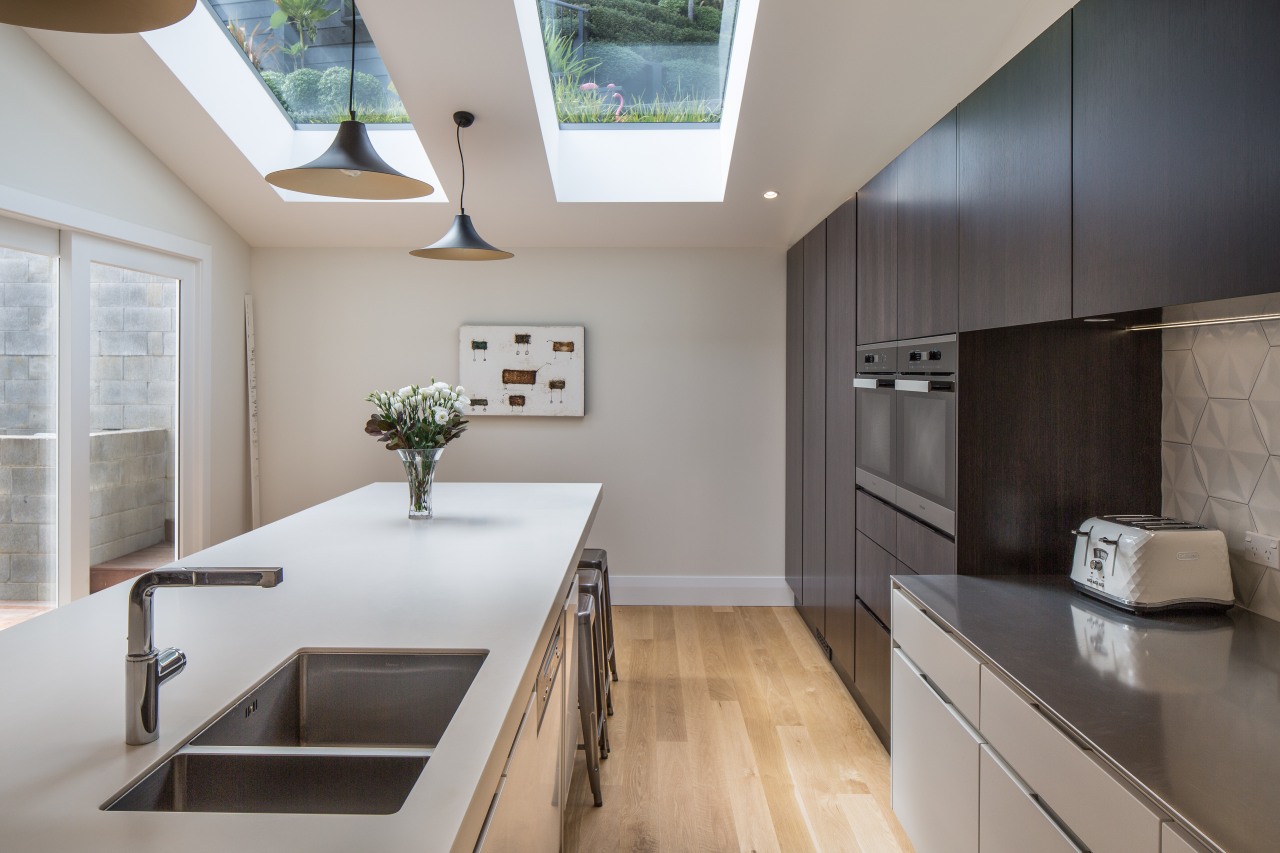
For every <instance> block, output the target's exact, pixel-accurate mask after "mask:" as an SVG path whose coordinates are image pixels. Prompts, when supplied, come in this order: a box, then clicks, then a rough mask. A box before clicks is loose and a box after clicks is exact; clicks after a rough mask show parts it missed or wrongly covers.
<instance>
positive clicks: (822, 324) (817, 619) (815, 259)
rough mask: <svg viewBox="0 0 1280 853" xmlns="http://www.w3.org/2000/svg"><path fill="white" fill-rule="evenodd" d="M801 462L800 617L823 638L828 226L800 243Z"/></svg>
mask: <svg viewBox="0 0 1280 853" xmlns="http://www.w3.org/2000/svg"><path fill="white" fill-rule="evenodd" d="M803 246H804V276H803V277H804V359H803V363H804V380H803V385H804V394H803V398H804V402H803V406H802V408H803V409H804V428H803V433H802V434H803V435H804V460H803V463H802V465H801V470H802V471H803V475H804V483H803V484H802V487H801V488H802V493H803V496H804V500H803V509H802V512H803V516H804V517H803V519H802V521H801V524H802V529H803V534H802V541H803V553H802V558H803V565H802V574H803V583H802V586H803V590H804V592H803V594H802V595H801V597H800V613H801V615H803V616H804V618H805V620H806V621H808V623H809V625H810V626H811V627H813V628H815V629H816V630H818V631H821V632H823V633H824V634H825V633H826V598H827V589H826V587H827V566H826V551H827V541H826V503H827V490H826V468H827V460H826V444H827V420H826V407H827V406H826V403H827V380H826V374H827V346H826V339H827V334H826V332H827V327H826V323H827V226H826V223H825V222H820V223H818V226H817V227H816V228H814V229H813V230H812V231H810V232H809V233H808V234H806V235H805V238H804V242H803Z"/></svg>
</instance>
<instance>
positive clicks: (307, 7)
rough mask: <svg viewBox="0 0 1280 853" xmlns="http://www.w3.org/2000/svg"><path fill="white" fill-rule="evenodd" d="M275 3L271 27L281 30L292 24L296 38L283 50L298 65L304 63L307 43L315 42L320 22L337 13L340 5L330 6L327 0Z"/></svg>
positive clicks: (281, 0)
mask: <svg viewBox="0 0 1280 853" xmlns="http://www.w3.org/2000/svg"><path fill="white" fill-rule="evenodd" d="M275 4H276V11H274V12H273V13H271V21H270V24H271V28H272V29H273V30H282V29H284V27H285V25H286V24H293V28H294V29H295V30H296V31H297V33H298V40H297V41H296V42H294V43H293V44H289V45H285V46H284V48H283V50H284V52H285V53H287V54H288V55H289V56H292V57H294V59H295V61H296V62H297V63H298V64H299V65H300V66H302V65H306V53H307V43H308V42H310V43H312V44H315V41H316V32H317V29H318V27H319V26H320V24H321V23H323V22H324V21H327V20H328V19H329V18H330V17H332V16H333V15H334V14H335V13H337V11H338V9H339V8H340V7H339V6H333V7H330V5H329V0H275Z"/></svg>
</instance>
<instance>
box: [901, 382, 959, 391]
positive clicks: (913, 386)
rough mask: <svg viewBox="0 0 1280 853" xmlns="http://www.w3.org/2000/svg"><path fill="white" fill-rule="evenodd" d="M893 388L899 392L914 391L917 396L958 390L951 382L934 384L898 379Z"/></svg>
mask: <svg viewBox="0 0 1280 853" xmlns="http://www.w3.org/2000/svg"><path fill="white" fill-rule="evenodd" d="M893 387H894V389H895V390H897V391H914V392H916V393H917V394H928V393H929V392H931V391H954V390H956V388H955V385H954V384H952V383H950V382H933V381H930V380H928V379H897V380H895V381H894V383H893Z"/></svg>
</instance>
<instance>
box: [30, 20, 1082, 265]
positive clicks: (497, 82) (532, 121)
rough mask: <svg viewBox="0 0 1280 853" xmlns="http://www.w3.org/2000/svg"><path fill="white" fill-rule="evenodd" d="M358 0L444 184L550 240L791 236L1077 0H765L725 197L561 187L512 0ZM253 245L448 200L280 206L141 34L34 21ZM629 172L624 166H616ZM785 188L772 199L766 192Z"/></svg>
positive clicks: (646, 242)
mask: <svg viewBox="0 0 1280 853" xmlns="http://www.w3.org/2000/svg"><path fill="white" fill-rule="evenodd" d="M516 2H528V3H532V2H535V0H473V2H449V3H440V2H432V3H424V2H422V1H421V0H361V2H360V9H361V14H362V15H363V17H364V20H365V21H366V23H367V25H368V27H369V30H370V32H371V33H372V35H373V38H374V40H375V41H376V42H377V44H378V48H379V51H380V52H381V54H382V57H383V59H384V61H385V62H386V65H387V69H388V70H389V71H390V73H391V77H392V79H393V80H394V81H395V84H396V89H397V91H398V92H399V94H400V96H401V97H402V99H403V100H404V104H405V106H406V108H407V109H408V111H409V115H410V117H411V118H412V119H413V123H414V126H415V128H416V130H417V132H418V135H419V136H420V137H421V139H422V143H423V145H424V146H425V148H426V150H427V153H428V155H429V156H430V157H431V160H432V164H433V165H434V166H435V168H436V171H437V173H438V174H439V176H440V180H441V182H442V183H443V186H444V188H445V189H446V190H447V191H448V193H449V196H450V198H456V194H457V186H458V182H459V178H460V176H459V169H458V162H457V156H456V148H455V147H454V127H453V122H452V119H451V115H452V114H453V112H454V111H455V110H458V109H467V110H470V111H471V112H473V113H475V115H476V123H475V125H474V126H473V127H472V128H471V129H469V130H468V131H467V132H466V133H465V134H464V136H465V139H464V146H465V148H466V153H467V161H468V163H469V164H470V166H471V168H470V170H469V174H468V178H469V180H468V182H467V209H468V212H469V213H471V214H472V216H473V217H474V218H475V221H476V224H477V227H479V228H480V230H481V233H482V234H483V235H484V236H485V238H486V239H487V240H489V241H490V242H492V243H494V244H495V245H499V246H503V247H504V248H523V247H538V246H593V247H607V246H629V247H667V246H670V247H699V246H721V247H748V246H778V247H781V246H787V245H790V244H791V243H793V242H794V241H795V240H796V239H798V238H799V237H800V236H802V235H803V234H804V233H805V232H806V231H807V230H808V229H809V228H810V227H812V226H813V224H814V223H816V222H817V221H819V220H820V219H822V218H823V217H824V216H826V214H827V213H829V212H830V211H831V210H833V209H834V208H835V207H836V206H838V205H839V204H840V203H841V202H843V201H844V200H846V199H848V198H849V197H850V196H852V195H853V193H854V192H855V191H856V190H857V188H858V187H860V186H861V185H862V184H863V183H865V182H866V181H867V179H869V178H870V177H872V176H873V175H874V174H875V173H876V172H878V171H879V170H880V169H881V168H882V167H883V166H884V165H885V164H886V163H887V162H889V160H891V159H892V158H893V157H894V156H896V155H897V154H898V152H900V151H901V150H902V149H904V148H905V147H906V146H907V145H909V144H910V143H911V141H912V140H914V139H915V138H916V137H917V136H919V135H920V134H921V133H922V132H924V131H925V130H926V129H928V128H929V127H930V126H931V125H932V124H933V123H934V122H935V121H937V120H938V119H939V118H941V117H942V116H943V115H945V114H946V112H947V111H948V110H950V109H951V108H952V107H953V106H954V105H955V104H957V103H958V102H959V101H961V100H963V99H964V97H965V96H967V95H968V94H969V93H970V92H971V91H973V89H974V88H976V87H977V86H978V85H979V84H980V83H982V81H983V80H985V79H986V78H987V77H989V76H990V75H991V73H992V72H994V71H995V70H996V69H998V68H999V67H1000V66H1002V65H1003V64H1004V63H1005V62H1007V61H1008V60H1009V59H1010V58H1011V57H1013V56H1014V54H1016V53H1017V52H1018V51H1019V50H1021V49H1022V48H1023V47H1024V46H1025V45H1026V44H1028V43H1029V42H1030V41H1031V40H1032V39H1034V38H1035V37H1036V36H1037V35H1039V34H1040V33H1041V32H1042V31H1044V30H1045V29H1046V28H1047V27H1048V26H1049V25H1050V24H1051V23H1053V22H1054V21H1055V20H1057V18H1058V17H1059V16H1061V15H1062V14H1063V13H1064V12H1066V10H1067V9H1069V8H1070V7H1071V6H1072V5H1073V4H1072V2H1071V0H966V2H963V3H957V2H955V0H760V12H759V19H758V22H757V25H756V33H755V43H754V46H753V48H752V52H751V58H750V64H749V65H748V70H747V81H746V90H745V94H744V96H743V103H742V113H741V119H740V123H739V125H738V133H737V142H736V146H735V149H734V154H733V160H732V165H731V167H730V171H729V180H728V187H727V189H726V192H725V200H724V201H723V202H722V203H684V204H666V203H615V204H595V203H593V204H582V203H573V204H561V203H558V202H557V201H556V198H555V193H554V190H553V188H552V183H551V176H550V173H549V170H548V167H547V159H546V154H545V150H544V148H543V144H542V138H541V136H540V133H539V129H538V118H537V115H536V112H535V110H534V101H533V96H532V89H531V83H530V79H529V71H528V67H527V65H526V62H525V59H524V56H523V54H522V52H521V50H522V48H521V41H520V34H519V31H518V28H517V25H516V13H515V6H514V3H516ZM29 32H30V34H31V36H32V38H34V39H35V40H36V41H37V42H38V43H39V44H40V45H41V46H42V47H43V48H44V49H45V50H46V51H47V52H48V53H49V54H50V55H51V56H52V57H53V58H54V60H56V61H57V62H58V63H59V64H60V65H62V67H63V68H65V69H66V70H67V72H68V73H70V74H71V75H72V76H73V77H74V78H75V79H76V80H77V81H78V82H79V83H80V84H81V85H82V86H84V88H85V89H87V90H88V91H89V92H90V93H91V94H92V95H93V96H94V97H95V98H97V99H98V100H99V101H100V102H101V103H102V104H103V105H104V106H105V107H106V108H107V109H108V110H109V111H110V112H111V113H112V114H113V115H114V116H115V117H116V118H117V119H118V120H119V121H120V122H121V123H122V124H123V125H124V126H125V127H127V128H129V130H130V131H132V132H133V133H134V134H135V135H136V136H137V137H138V138H139V139H140V140H141V141H142V143H143V144H144V145H146V146H147V147H148V148H149V149H150V150H151V151H153V152H154V153H155V154H156V156H157V157H159V159H160V160H161V161H163V162H164V163H165V165H167V166H168V167H169V168H170V169H171V170H172V171H173V172H174V173H175V174H176V175H177V176H178V177H179V178H181V179H182V180H183V181H184V182H185V183H186V184H187V185H188V186H189V187H191V189H192V190H193V191H194V192H195V193H196V194H197V195H199V196H200V197H201V198H203V199H204V200H205V202H206V203H208V204H209V206H210V207H211V208H213V210H215V211H216V212H217V213H218V214H219V215H220V216H221V217H222V218H223V219H225V220H226V221H227V222H228V223H229V224H230V225H231V227H232V228H234V229H235V230H236V231H237V232H238V233H239V234H240V235H241V236H243V237H244V239H245V240H246V241H248V243H249V244H250V245H252V246H262V247H266V246H330V247H332V246H343V247H345V246H387V247H402V248H404V249H406V250H407V249H410V248H416V247H417V246H420V245H423V244H425V243H429V242H432V241H434V240H435V239H436V238H437V237H438V236H439V235H440V234H442V233H443V232H444V230H445V229H446V228H447V227H448V224H449V222H450V220H451V218H452V216H453V214H454V213H455V212H456V211H455V208H454V207H453V205H452V204H450V205H442V204H377V203H352V204H326V203H299V202H290V203H286V202H284V201H282V200H281V199H280V198H279V196H277V195H276V193H275V192H274V191H273V190H272V189H271V188H270V187H269V186H268V185H267V184H266V182H265V181H263V180H262V178H261V176H260V175H259V174H258V172H257V171H256V170H255V169H254V168H253V166H252V165H250V163H249V161H248V160H246V159H245V157H244V156H243V155H242V154H241V153H240V152H239V150H238V149H237V148H236V147H235V146H234V145H233V144H232V143H231V142H230V140H228V139H227V137H226V136H225V135H223V133H222V132H221V130H220V129H219V128H218V126H217V125H216V124H215V123H214V122H213V120H212V119H211V118H209V116H208V115H207V114H205V112H204V110H203V109H202V108H201V107H200V105H199V104H198V103H196V101H195V100H194V98H192V96H191V95H190V94H188V93H187V91H186V89H185V88H183V86H182V85H181V84H180V83H179V82H178V81H177V80H176V79H175V78H174V77H173V75H172V74H171V73H170V72H169V70H168V68H167V67H166V66H165V65H164V64H163V63H162V62H161V61H160V59H159V58H158V57H157V56H156V55H155V54H154V53H153V52H152V50H151V49H150V48H149V47H148V46H147V44H146V43H145V42H144V41H143V40H142V38H141V37H140V36H136V35H130V36H86V35H74V34H66V33H53V32H43V31H35V30H32V31H29ZM619 168H625V165H623V164H619ZM768 189H773V190H777V192H778V193H779V197H778V198H777V199H775V200H772V201H766V200H764V199H763V198H762V196H761V194H762V193H763V192H764V191H765V190H768Z"/></svg>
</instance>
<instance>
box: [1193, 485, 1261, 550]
mask: <svg viewBox="0 0 1280 853" xmlns="http://www.w3.org/2000/svg"><path fill="white" fill-rule="evenodd" d="M1197 522H1198V523H1200V524H1203V525H1204V526H1205V527H1212V528H1215V529H1217V530H1221V531H1222V532H1223V534H1225V535H1226V537H1227V547H1228V548H1230V549H1231V550H1232V551H1243V550H1244V535H1245V534H1246V533H1248V532H1249V531H1250V530H1253V529H1254V526H1253V516H1252V515H1251V514H1250V513H1249V508H1248V507H1247V506H1245V505H1244V504H1238V503H1235V502H1234V501H1223V500H1218V499H1217V498H1209V502H1208V503H1207V504H1205V505H1204V512H1202V513H1200V518H1198V519H1197Z"/></svg>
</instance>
